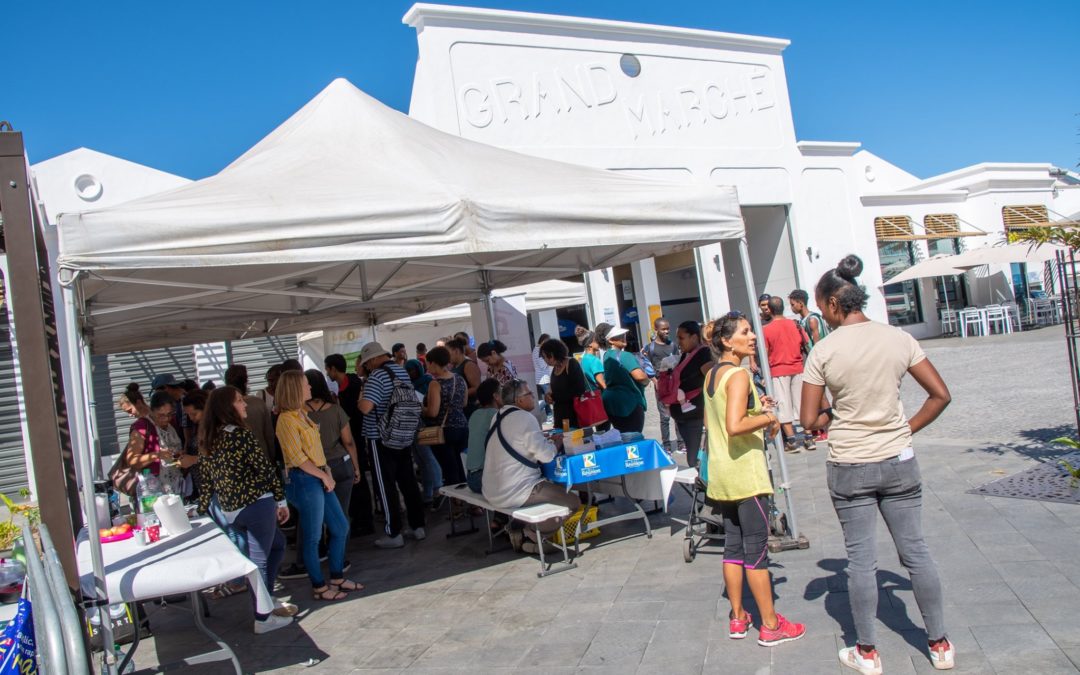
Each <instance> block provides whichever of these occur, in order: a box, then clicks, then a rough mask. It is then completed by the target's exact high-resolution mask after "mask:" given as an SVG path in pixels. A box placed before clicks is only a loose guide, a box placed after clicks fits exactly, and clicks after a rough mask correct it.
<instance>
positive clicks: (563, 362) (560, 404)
mask: <svg viewBox="0 0 1080 675" xmlns="http://www.w3.org/2000/svg"><path fill="white" fill-rule="evenodd" d="M540 357H541V358H543V359H544V363H546V364H548V365H549V366H551V385H550V388H549V390H548V393H547V394H545V396H546V397H547V399H548V403H550V404H551V406H552V408H554V412H553V413H552V416H553V418H554V422H555V428H556V429H562V428H563V426H564V424H563V423H564V422H565V423H568V424H569V425H570V427H571V428H572V429H576V428H578V427H579V426H581V425H579V424H578V419H577V415H576V414H575V413H574V399H576V398H577V397H578V396H581V395H582V394H584V393H585V392H586V391H587V390H588V386H587V385H586V384H585V373H584V372H583V371H582V370H581V364H580V363H578V362H577V359H575V358H574V357H572V356H570V350H568V349H567V348H566V343H565V342H563V341H562V340H548V341H547V342H545V343H544V344H542V345H540Z"/></svg>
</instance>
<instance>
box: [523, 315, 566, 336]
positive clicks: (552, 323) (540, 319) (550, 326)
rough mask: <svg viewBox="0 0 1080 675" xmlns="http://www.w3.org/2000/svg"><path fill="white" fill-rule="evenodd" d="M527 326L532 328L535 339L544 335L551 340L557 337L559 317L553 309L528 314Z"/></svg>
mask: <svg viewBox="0 0 1080 675" xmlns="http://www.w3.org/2000/svg"><path fill="white" fill-rule="evenodd" d="M529 324H530V325H531V326H532V332H533V335H534V336H536V337H540V336H541V335H543V334H544V333H547V334H548V335H550V336H551V337H553V338H558V337H559V317H558V316H557V315H556V313H555V310H554V309H541V310H538V311H535V312H529Z"/></svg>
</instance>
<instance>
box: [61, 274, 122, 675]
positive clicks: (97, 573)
mask: <svg viewBox="0 0 1080 675" xmlns="http://www.w3.org/2000/svg"><path fill="white" fill-rule="evenodd" d="M61 292H62V296H63V298H64V311H65V312H66V313H67V324H68V330H66V331H64V332H65V334H66V340H65V342H66V344H65V345H64V347H65V348H64V350H63V354H62V355H61V358H66V359H67V360H68V362H69V372H71V373H72V375H73V376H74V377H75V378H76V380H75V381H76V384H77V386H76V387H73V388H72V391H73V393H74V394H75V400H74V401H70V402H69V410H71V411H72V412H73V413H74V414H71V415H70V417H71V421H72V424H73V425H76V426H78V427H79V432H78V433H77V434H75V435H74V439H73V440H75V441H76V443H75V446H74V447H73V452H74V453H76V454H79V453H82V457H81V461H77V462H75V464H76V466H77V467H78V470H79V482H80V483H82V485H81V486H80V487H81V489H82V506H83V515H84V517H85V519H86V532H87V542H86V543H87V545H88V546H89V548H90V562H91V566H92V567H93V572H94V597H93V598H87V599H86V602H85V605H84V606H86V607H90V606H94V607H96V609H97V611H98V612H99V613H100V616H102V617H107V616H108V609H109V608H108V604H109V592H108V590H107V587H106V585H105V559H104V557H103V556H102V552H101V541H100V540H99V539H98V537H97V536H96V533H97V531H98V529H99V526H100V523H98V522H97V506H96V505H95V503H94V474H95V473H97V472H96V471H95V466H94V465H95V464H96V463H97V460H96V459H95V457H94V455H95V453H94V450H93V444H92V443H91V442H89V439H90V432H89V429H88V424H89V421H88V419H87V415H86V408H85V403H84V401H83V393H84V391H85V390H83V389H82V388H81V387H82V383H84V382H89V373H87V372H85V371H84V369H83V366H84V358H83V357H84V354H83V350H82V348H81V345H80V343H81V339H80V337H79V335H80V329H79V316H78V312H77V310H76V307H75V304H76V299H75V292H74V288H73V287H71V286H67V287H64V286H61ZM85 363H89V361H88V360H85ZM110 524H111V523H110ZM76 536H78V533H76ZM101 638H102V644H103V645H106V646H108V645H111V644H112V643H113V642H112V640H113V635H112V626H111V625H110V624H109V622H108V621H105V620H103V621H102V622H101ZM104 661H105V664H104V671H105V672H106V673H108V674H109V675H112V674H113V673H115V672H116V657H115V656H113V654H112V651H111V650H110V649H108V648H106V649H105V657H104Z"/></svg>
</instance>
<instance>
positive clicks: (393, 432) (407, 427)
mask: <svg viewBox="0 0 1080 675" xmlns="http://www.w3.org/2000/svg"><path fill="white" fill-rule="evenodd" d="M379 369H380V370H382V371H384V372H385V373H386V375H387V377H389V378H390V397H389V400H388V401H387V402H386V410H384V411H383V414H382V415H380V416H379V439H380V440H381V441H382V444H383V445H384V446H386V447H388V448H391V449H393V450H401V449H403V448H407V447H409V446H411V445H412V444H413V443H414V442H415V441H416V432H417V430H419V429H420V417H421V412H422V411H423V408H422V406H421V405H420V401H418V400H416V390H415V389H414V388H413V386H412V383H409V382H405V381H404V380H401V379H399V378H398V377H397V375H395V374H394V371H393V370H391V369H390V367H389V366H386V365H385V364H384V365H382V366H380V367H379Z"/></svg>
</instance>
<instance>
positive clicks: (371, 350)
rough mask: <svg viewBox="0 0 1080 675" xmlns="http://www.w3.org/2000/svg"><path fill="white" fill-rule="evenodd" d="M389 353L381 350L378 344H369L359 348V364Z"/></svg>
mask: <svg viewBox="0 0 1080 675" xmlns="http://www.w3.org/2000/svg"><path fill="white" fill-rule="evenodd" d="M389 354H390V352H388V351H386V350H385V349H383V346H382V345H381V344H379V343H378V342H369V343H367V344H366V345H364V346H363V347H361V348H360V363H367V362H368V361H370V360H371V359H373V358H375V357H376V356H383V355H389Z"/></svg>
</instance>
